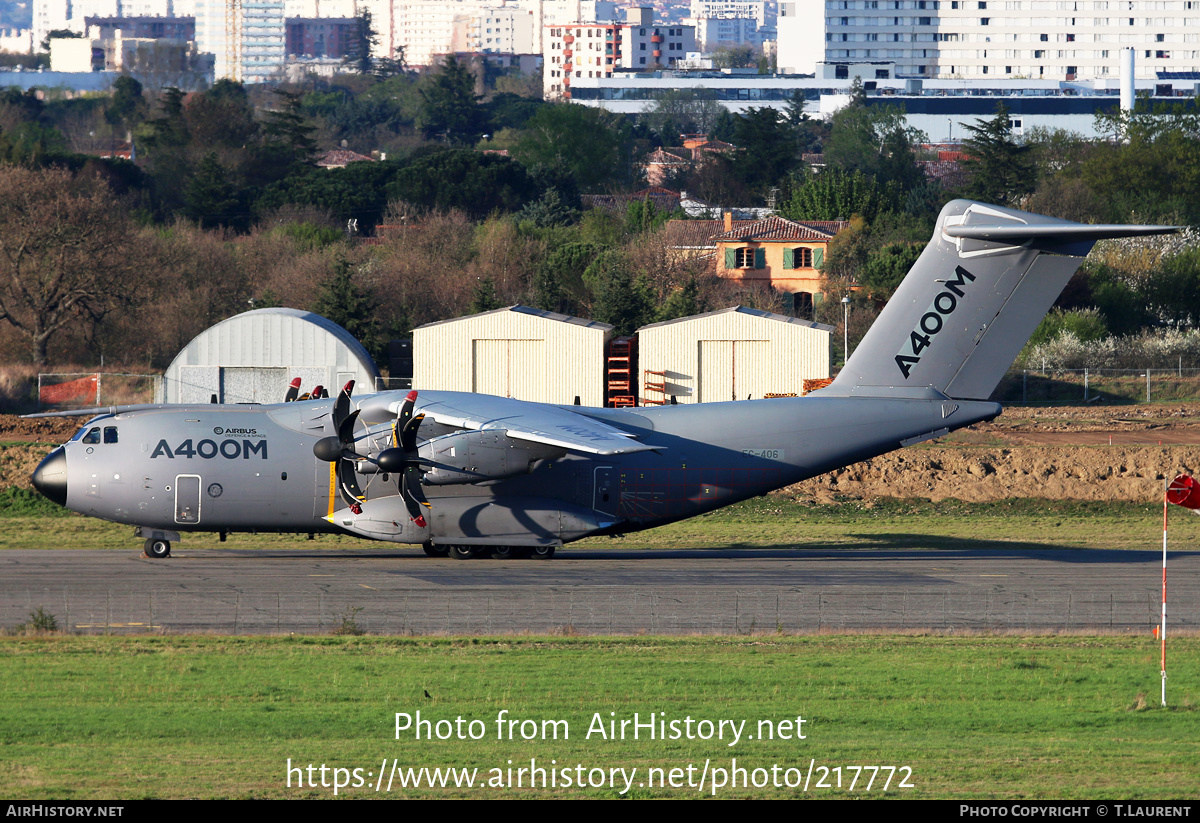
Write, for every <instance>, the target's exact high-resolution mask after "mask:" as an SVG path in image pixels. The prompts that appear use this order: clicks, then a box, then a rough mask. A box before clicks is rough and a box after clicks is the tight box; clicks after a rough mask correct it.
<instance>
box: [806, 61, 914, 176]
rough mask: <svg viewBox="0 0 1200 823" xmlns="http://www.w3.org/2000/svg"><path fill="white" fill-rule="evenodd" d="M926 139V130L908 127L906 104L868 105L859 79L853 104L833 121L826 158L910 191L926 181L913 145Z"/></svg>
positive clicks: (856, 82) (826, 160)
mask: <svg viewBox="0 0 1200 823" xmlns="http://www.w3.org/2000/svg"><path fill="white" fill-rule="evenodd" d="M924 140H925V135H924V134H922V133H921V132H919V131H917V130H916V129H910V128H909V127H908V121H907V118H906V117H905V113H904V107H903V106H897V105H892V104H887V105H868V101H867V98H866V95H865V94H864V93H863V91H862V84H861V82H859V81H858V80H857V79H856V80H855V81H854V85H853V87H852V90H851V97H850V103H849V105H847V106H845V107H844V108H842V109H841V110H839V111H838V112H837V113H836V114H834V115H833V118H832V120H831V122H830V133H829V139H828V140H826V141H825V162H826V165H828V166H829V167H831V168H832V167H834V166H836V167H839V168H842V169H846V170H847V171H856V170H857V171H861V172H862V173H863V174H867V175H870V176H871V177H874V178H876V179H878V180H879V181H880V182H881V183H885V182H889V181H895V182H896V183H897V184H899V186H900V187H901V188H902V189H904V190H905V191H908V190H909V189H911V188H913V187H915V186H918V185H921V184H922V183H923V182H924V181H925V175H924V174H923V173H922V172H921V170H920V169H919V168H917V164H916V155H915V154H914V153H913V146H914V145H915V144H918V143H921V142H924Z"/></svg>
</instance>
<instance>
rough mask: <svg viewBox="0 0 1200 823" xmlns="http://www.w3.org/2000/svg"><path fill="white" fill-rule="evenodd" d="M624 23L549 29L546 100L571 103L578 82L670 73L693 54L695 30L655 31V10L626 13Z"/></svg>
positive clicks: (660, 27)
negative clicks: (668, 70) (662, 71)
mask: <svg viewBox="0 0 1200 823" xmlns="http://www.w3.org/2000/svg"><path fill="white" fill-rule="evenodd" d="M626 11H627V18H626V22H624V23H583V24H575V25H569V26H548V27H547V28H546V34H545V50H544V51H543V66H544V69H543V70H544V83H543V88H544V94H545V97H546V99H548V100H552V99H570V97H571V82H572V81H573V80H575V79H576V78H584V77H587V78H599V77H612V76H613V72H614V71H617V70H620V69H625V70H633V71H649V70H651V69H654V68H670V67H671V66H674V65H675V64H676V63H677V62H679V61H681V60H683V59H684V57H685V56H686V55H687V53H688V52H689V51H695V50H696V28H695V26H674V25H658V24H655V22H654V10H653V9H650V8H636V9H627V10H626Z"/></svg>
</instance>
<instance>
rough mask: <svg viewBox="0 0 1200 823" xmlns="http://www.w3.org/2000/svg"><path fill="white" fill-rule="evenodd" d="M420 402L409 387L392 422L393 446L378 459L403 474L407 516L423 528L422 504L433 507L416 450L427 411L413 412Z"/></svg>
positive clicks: (401, 485)
mask: <svg viewBox="0 0 1200 823" xmlns="http://www.w3.org/2000/svg"><path fill="white" fill-rule="evenodd" d="M416 402H417V393H416V391H410V392H409V393H408V396H407V397H405V398H404V404H403V405H402V406H401V407H400V413H399V414H397V415H396V422H395V423H393V424H392V447H391V448H390V449H384V450H383V451H382V452H381V453H380V455H379V457H378V458H377V459H376V461H375V462H376V463H377V464H378V466H379V468H380V469H382V470H383V471H385V472H394V473H396V474H399V475H400V480H399V483H398V485H399V488H400V496H401V497H403V498H404V506H405V508H407V509H408V516H409V517H410V518H411V519H412V521H413V522H414V523H416V524H417V525H418V526H420V527H421V528H425V525H426V523H425V516H424V512H422V511H421V508H422V507H425V508H427V509H428V508H432V507H431V506H430V505H429V500H427V499H426V497H425V492H424V490H423V489H422V488H421V457H420V455H419V454H418V452H417V429H419V428H420V427H421V421H422V420H424V419H425V415H423V414H418V415H415V416H414V415H413V408H414V406H415V405H416Z"/></svg>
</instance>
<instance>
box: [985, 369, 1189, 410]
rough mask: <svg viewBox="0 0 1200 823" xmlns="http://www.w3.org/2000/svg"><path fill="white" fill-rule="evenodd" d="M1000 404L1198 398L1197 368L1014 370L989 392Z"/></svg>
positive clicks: (1144, 401)
mask: <svg viewBox="0 0 1200 823" xmlns="http://www.w3.org/2000/svg"><path fill="white" fill-rule="evenodd" d="M992 399H993V400H996V401H999V402H1002V403H1081V402H1082V403H1098V402H1117V403H1165V402H1170V401H1200V369H1185V368H1175V369H1149V368H1147V369H1050V370H1047V371H1039V370H1035V369H1014V370H1012V371H1010V372H1008V374H1006V375H1005V376H1004V379H1003V380H1001V381H1000V385H999V386H998V387H997V388H996V391H995V392H994V393H993V394H992Z"/></svg>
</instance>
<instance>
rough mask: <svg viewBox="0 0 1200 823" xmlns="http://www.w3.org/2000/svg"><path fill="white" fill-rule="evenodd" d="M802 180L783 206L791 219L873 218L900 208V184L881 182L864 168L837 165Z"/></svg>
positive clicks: (782, 211) (794, 187)
mask: <svg viewBox="0 0 1200 823" xmlns="http://www.w3.org/2000/svg"><path fill="white" fill-rule="evenodd" d="M801 179H802V180H803V182H801V183H800V184H799V185H794V186H793V189H792V196H791V197H790V198H789V199H788V200H786V201H784V203H783V204H782V205H781V207H780V209H779V213H780V214H781V215H782V216H784V217H786V218H788V219H790V220H834V219H837V218H841V217H846V218H848V217H850V216H851V215H855V214H857V215H859V216H861V217H863V218H865V219H866V220H868V221H870V220H874V219H875V216H876V215H877V214H879V213H881V212H885V211H896V210H897V209H899V208H900V187H899V185H897V184H896V183H889V184H887V185H880V184H879V182H878V181H876V180H875V178H874V177H867V176H866V175H865V174H863V173H862V172H861V171H846V170H845V169H841V168H836V167H835V168H830V169H826V170H825V171H823V172H821V173H820V174H806V175H804V176H803V178H801Z"/></svg>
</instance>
